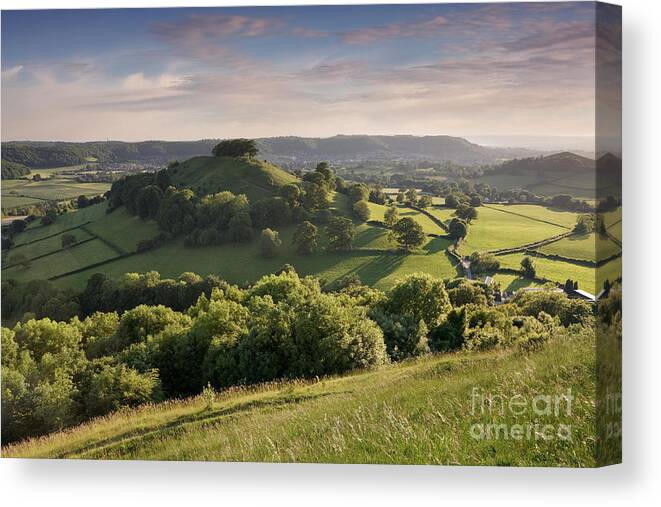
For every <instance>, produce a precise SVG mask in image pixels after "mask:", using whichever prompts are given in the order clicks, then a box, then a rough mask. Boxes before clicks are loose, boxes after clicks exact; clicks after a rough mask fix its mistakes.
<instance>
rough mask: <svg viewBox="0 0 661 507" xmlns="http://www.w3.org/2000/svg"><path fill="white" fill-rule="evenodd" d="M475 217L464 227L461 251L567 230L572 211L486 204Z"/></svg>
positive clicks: (522, 242)
mask: <svg viewBox="0 0 661 507" xmlns="http://www.w3.org/2000/svg"><path fill="white" fill-rule="evenodd" d="M477 213H478V215H477V219H476V220H473V223H472V224H471V225H470V226H469V227H468V237H467V238H466V240H465V241H464V242H463V244H462V245H461V247H460V249H461V252H462V253H464V254H470V253H471V252H473V251H476V250H477V251H488V250H498V249H501V248H513V247H517V246H522V245H525V244H528V243H533V242H536V241H541V240H543V239H546V238H550V237H553V236H557V235H558V234H562V233H564V232H568V231H569V230H570V229H571V227H572V226H573V224H575V223H576V214H575V213H570V212H565V211H552V210H549V209H548V208H544V207H542V206H534V205H521V206H505V205H489V206H488V207H487V206H481V207H479V208H478V212H477Z"/></svg>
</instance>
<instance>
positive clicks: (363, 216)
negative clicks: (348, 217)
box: [351, 201, 370, 222]
mask: <svg viewBox="0 0 661 507" xmlns="http://www.w3.org/2000/svg"><path fill="white" fill-rule="evenodd" d="M351 209H352V211H353V216H354V217H356V218H357V219H358V220H359V221H360V222H367V221H368V220H369V219H370V207H369V206H368V205H367V201H358V202H356V203H355V204H354V205H353V206H352V208H351Z"/></svg>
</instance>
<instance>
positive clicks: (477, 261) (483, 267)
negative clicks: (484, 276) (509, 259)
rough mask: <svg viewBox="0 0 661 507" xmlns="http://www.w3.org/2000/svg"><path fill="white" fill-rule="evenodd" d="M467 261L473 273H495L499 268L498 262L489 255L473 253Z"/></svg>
mask: <svg viewBox="0 0 661 507" xmlns="http://www.w3.org/2000/svg"><path fill="white" fill-rule="evenodd" d="M469 259H470V263H471V271H473V272H475V273H484V272H487V271H496V270H497V269H498V268H499V267H500V261H499V260H498V258H497V257H496V256H495V255H494V254H491V253H487V252H483V253H480V252H473V253H472V254H471V255H470V258H469Z"/></svg>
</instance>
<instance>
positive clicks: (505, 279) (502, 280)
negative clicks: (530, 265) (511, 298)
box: [493, 273, 542, 292]
mask: <svg viewBox="0 0 661 507" xmlns="http://www.w3.org/2000/svg"><path fill="white" fill-rule="evenodd" d="M493 280H494V282H495V283H497V284H499V285H500V289H501V290H504V291H508V292H516V291H517V290H519V289H523V288H524V287H539V286H540V285H542V284H539V283H537V282H535V281H533V280H530V279H528V278H521V277H520V276H517V275H510V274H507V273H496V274H495V275H493Z"/></svg>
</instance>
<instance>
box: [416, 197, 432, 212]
mask: <svg viewBox="0 0 661 507" xmlns="http://www.w3.org/2000/svg"><path fill="white" fill-rule="evenodd" d="M432 203H433V201H432V198H431V197H430V196H428V195H423V196H422V197H421V198H420V199H418V207H420V208H422V209H427V208H429V207H430V206H431V205H432Z"/></svg>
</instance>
